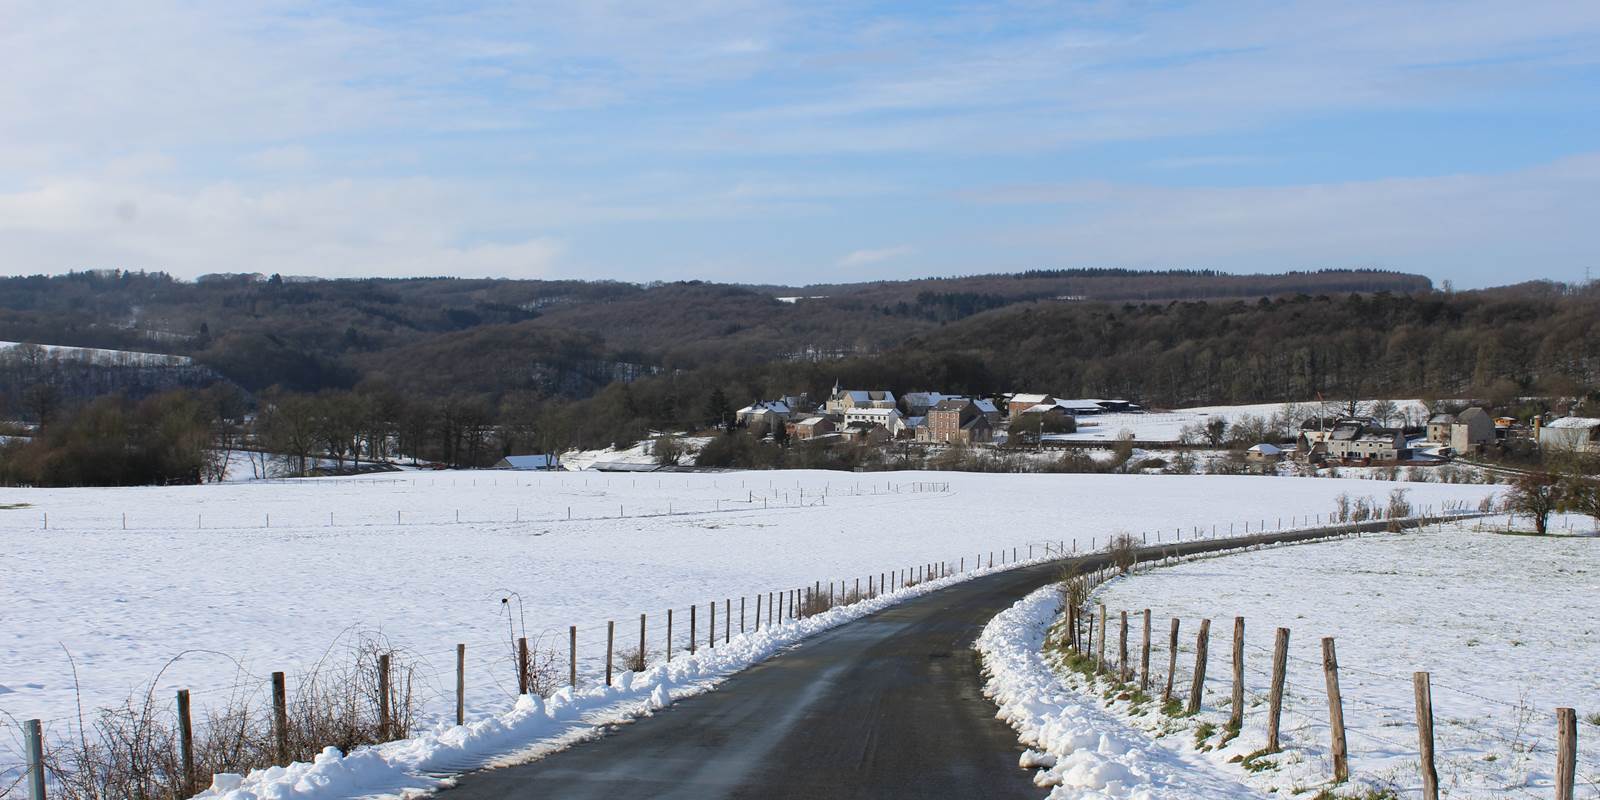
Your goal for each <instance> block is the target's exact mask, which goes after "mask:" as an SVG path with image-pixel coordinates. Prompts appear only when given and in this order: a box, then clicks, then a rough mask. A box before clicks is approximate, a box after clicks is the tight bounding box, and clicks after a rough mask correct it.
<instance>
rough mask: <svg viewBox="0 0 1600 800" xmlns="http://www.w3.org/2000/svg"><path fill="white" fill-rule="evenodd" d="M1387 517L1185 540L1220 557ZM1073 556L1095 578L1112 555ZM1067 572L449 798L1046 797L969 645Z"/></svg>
mask: <svg viewBox="0 0 1600 800" xmlns="http://www.w3.org/2000/svg"><path fill="white" fill-rule="evenodd" d="M1383 524H1384V523H1371V524H1368V525H1361V526H1345V527H1342V528H1337V529H1333V528H1330V529H1324V530H1321V531H1310V532H1308V531H1302V532H1298V533H1287V534H1276V535H1274V534H1269V535H1266V536H1256V537H1249V538H1248V539H1243V540H1233V541H1230V542H1189V543H1184V544H1183V545H1180V546H1178V547H1181V552H1184V553H1191V552H1202V551H1210V550H1221V549H1227V548H1232V547H1238V546H1240V545H1241V544H1256V543H1266V542H1278V541H1296V540H1304V539H1313V538H1321V537H1326V536H1328V535H1330V534H1334V533H1342V532H1350V531H1355V530H1381V529H1382V526H1383ZM1152 552H1155V551H1154V549H1152ZM1166 552H1169V553H1170V552H1174V547H1172V546H1168V548H1166ZM1076 561H1077V562H1078V563H1079V564H1080V565H1081V566H1082V567H1083V568H1086V569H1094V568H1098V567H1100V566H1104V565H1105V563H1106V557H1105V556H1103V555H1100V556H1093V557H1085V558H1080V559H1076ZM1063 566H1064V563H1055V564H1049V565H1043V566H1034V567H1024V568H1020V569H1015V570H1011V571H1007V572H1001V573H996V574H993V575H988V576H985V577H982V578H977V579H974V580H971V581H967V582H964V583H960V584H956V585H955V586H952V587H950V588H948V589H944V590H941V591H938V592H934V593H932V594H928V595H923V596H922V597H918V598H914V599H911V600H908V601H906V602H904V603H901V604H899V605H896V606H893V607H891V608H888V609H885V610H883V611H880V612H878V613H876V614H873V615H871V616H868V617H863V618H862V619H860V620H857V621H855V622H851V623H849V624H846V625H842V626H840V627H837V628H834V629H832V630H829V631H826V632H823V633H821V634H818V635H816V636H814V637H812V638H810V639H807V640H806V641H805V642H804V643H803V644H802V645H801V646H799V647H796V648H795V649H793V650H791V651H789V652H786V653H783V654H781V655H779V656H776V657H773V658H771V659H768V660H767V661H765V662H762V663H761V664H758V665H756V666H754V667H751V668H750V669H748V670H745V671H743V672H741V673H739V674H737V675H735V676H733V677H731V678H729V679H728V680H727V681H725V682H724V683H723V684H722V685H721V686H720V687H718V688H717V690H716V691H713V692H709V693H706V694H703V695H699V696H696V697H691V698H688V699H685V700H682V701H680V702H678V703H675V704H673V705H671V706H669V707H667V708H665V709H662V710H661V711H659V712H657V713H656V715H655V716H653V717H651V718H649V719H646V720H641V721H640V722H637V723H632V724H627V725H621V726H618V727H616V728H615V729H613V730H612V731H610V732H608V733H607V734H606V735H605V736H602V737H600V738H598V739H595V740H593V741H589V742H585V743H582V744H578V745H576V746H574V747H572V748H571V749H569V750H565V751H562V752H560V753H556V754H553V755H551V756H548V757H546V758H543V759H540V760H537V761H532V762H529V763H526V764H521V765H517V766H512V767H505V768H501V769H492V770H484V771H480V772H474V773H470V774H468V775H464V776H462V777H461V778H460V779H459V780H458V783H457V788H454V789H450V790H447V791H446V792H444V793H443V794H442V798H443V800H478V799H479V798H481V799H482V800H489V799H490V798H494V799H496V800H499V799H500V798H529V799H530V800H531V799H532V798H539V799H540V800H544V799H545V798H563V800H565V799H567V798H572V799H573V800H581V799H583V798H606V799H607V800H620V799H625V798H695V800H714V799H715V798H789V797H794V798H807V799H808V800H821V799H822V798H930V797H952V798H972V799H973V800H984V799H986V798H1038V797H1040V796H1042V795H1043V794H1044V793H1045V792H1044V790H1042V789H1039V788H1036V787H1035V786H1034V785H1033V783H1032V780H1031V776H1032V773H1031V772H1030V771H1025V770H1023V769H1021V768H1020V767H1019V766H1018V764H1017V758H1018V755H1019V753H1020V752H1021V749H1022V748H1021V746H1020V745H1019V744H1018V743H1017V738H1016V733H1015V732H1014V731H1012V730H1011V728H1010V727H1008V726H1007V725H1006V724H1005V723H1003V722H1001V721H999V720H997V719H996V718H995V706H994V704H993V703H991V702H990V701H989V700H988V699H987V698H985V697H984V696H983V693H982V691H981V688H982V685H983V680H982V677H981V675H980V665H979V663H978V656H977V654H976V652H975V651H974V650H973V649H972V643H973V640H974V639H975V638H976V637H977V635H978V632H979V631H980V630H981V629H982V628H983V626H984V625H985V624H986V623H987V622H988V621H989V619H990V618H991V617H993V616H994V615H995V614H997V613H999V612H1000V611H1002V610H1004V609H1005V608H1007V607H1008V606H1010V605H1011V604H1012V603H1015V602H1016V601H1017V600H1018V599H1020V598H1021V597H1022V596H1023V595H1026V594H1027V593H1029V592H1031V591H1033V590H1034V589H1036V588H1038V587H1040V586H1042V585H1044V584H1045V583H1048V582H1050V581H1051V580H1052V579H1054V578H1055V576H1057V575H1059V574H1060V573H1061V570H1062V568H1063Z"/></svg>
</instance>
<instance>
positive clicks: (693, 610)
mask: <svg viewBox="0 0 1600 800" xmlns="http://www.w3.org/2000/svg"><path fill="white" fill-rule="evenodd" d="M699 608H700V607H699V606H696V605H690V606H689V655H691V656H692V655H694V648H695V643H694V640H695V637H696V636H699V635H700V633H699V631H698V630H696V628H698V627H699V624H700V623H699V620H698V619H697V618H696V615H698V614H699V613H700V612H699V611H698V609H699Z"/></svg>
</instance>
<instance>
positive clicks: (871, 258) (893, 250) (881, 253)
mask: <svg viewBox="0 0 1600 800" xmlns="http://www.w3.org/2000/svg"><path fill="white" fill-rule="evenodd" d="M915 252H916V248H914V247H912V246H911V245H906V244H902V245H896V246H894V247H879V248H875V249H869V250H852V251H850V252H849V253H846V254H845V255H844V257H842V258H840V259H839V261H838V266H841V267H865V266H870V265H872V264H879V263H882V262H884V261H891V260H893V259H896V258H904V257H905V256H909V255H911V254H912V253H915Z"/></svg>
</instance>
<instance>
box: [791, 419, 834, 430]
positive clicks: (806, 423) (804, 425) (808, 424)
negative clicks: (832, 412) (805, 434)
mask: <svg viewBox="0 0 1600 800" xmlns="http://www.w3.org/2000/svg"><path fill="white" fill-rule="evenodd" d="M827 421H828V418H827V417H806V418H805V419H803V420H800V422H799V423H798V424H799V425H800V427H802V428H809V427H811V426H812V425H816V424H817V423H819V422H827Z"/></svg>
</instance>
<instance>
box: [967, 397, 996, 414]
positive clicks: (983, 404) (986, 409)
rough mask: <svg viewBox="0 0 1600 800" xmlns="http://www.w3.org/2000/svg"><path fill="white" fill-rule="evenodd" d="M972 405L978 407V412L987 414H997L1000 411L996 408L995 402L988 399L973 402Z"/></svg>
mask: <svg viewBox="0 0 1600 800" xmlns="http://www.w3.org/2000/svg"><path fill="white" fill-rule="evenodd" d="M972 404H973V405H975V406H977V407H978V410H979V411H982V412H983V413H985V414H996V413H999V411H1000V409H998V408H995V405H994V401H993V400H989V399H987V398H984V399H978V400H973V401H972Z"/></svg>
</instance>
